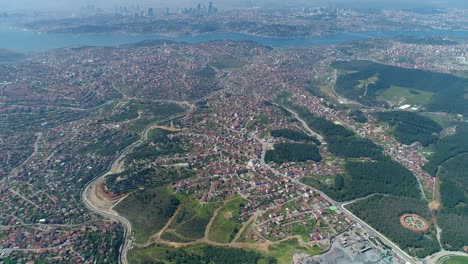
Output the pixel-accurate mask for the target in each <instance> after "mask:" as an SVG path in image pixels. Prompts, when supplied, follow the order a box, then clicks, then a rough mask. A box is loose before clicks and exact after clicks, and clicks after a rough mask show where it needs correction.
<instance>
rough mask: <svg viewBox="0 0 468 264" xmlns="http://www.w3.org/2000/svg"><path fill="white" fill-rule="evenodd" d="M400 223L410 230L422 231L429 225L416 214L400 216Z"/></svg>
mask: <svg viewBox="0 0 468 264" xmlns="http://www.w3.org/2000/svg"><path fill="white" fill-rule="evenodd" d="M400 223H401V224H402V225H403V226H404V227H405V228H408V229H410V230H412V231H416V232H424V231H427V230H428V229H429V227H430V225H429V222H427V220H426V219H424V218H422V217H421V216H419V215H417V214H404V215H402V216H401V217H400Z"/></svg>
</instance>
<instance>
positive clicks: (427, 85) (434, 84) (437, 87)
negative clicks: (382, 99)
mask: <svg viewBox="0 0 468 264" xmlns="http://www.w3.org/2000/svg"><path fill="white" fill-rule="evenodd" d="M332 67H334V68H335V69H337V70H341V71H343V72H345V74H343V75H341V76H339V78H338V79H337V82H336V90H337V91H338V93H340V94H341V95H343V96H345V97H347V98H350V99H353V100H357V101H359V102H362V103H365V104H368V105H375V104H377V103H378V99H377V95H378V92H379V91H381V90H386V89H389V88H391V87H395V86H396V87H407V88H411V89H414V90H417V91H423V92H430V93H433V96H432V97H431V99H430V101H429V103H428V104H427V105H425V108H426V109H427V110H428V111H434V112H447V113H457V114H463V115H468V100H467V99H466V96H465V94H466V91H465V89H466V87H468V79H466V78H462V77H457V76H455V75H450V74H445V73H437V72H430V71H425V70H419V69H406V68H400V67H395V66H389V65H384V64H379V63H374V62H370V61H359V60H357V61H336V62H334V63H333V64H332ZM371 79H372V81H369V80H371ZM363 83H367V91H364V89H363V87H362V84H363Z"/></svg>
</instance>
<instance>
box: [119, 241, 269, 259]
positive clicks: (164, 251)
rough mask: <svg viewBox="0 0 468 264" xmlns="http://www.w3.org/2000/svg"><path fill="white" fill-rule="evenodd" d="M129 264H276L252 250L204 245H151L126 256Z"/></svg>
mask: <svg viewBox="0 0 468 264" xmlns="http://www.w3.org/2000/svg"><path fill="white" fill-rule="evenodd" d="M128 257H129V262H130V263H175V264H200V263H211V264H239V263H242V264H244V263H245V264H257V263H259V264H276V263H278V262H277V261H276V259H274V258H273V257H271V256H268V255H266V254H262V253H259V252H256V251H254V250H246V249H240V248H225V247H214V246H208V245H204V244H199V245H194V246H189V247H184V248H178V249H176V248H171V247H165V246H161V245H152V246H149V247H146V248H134V249H132V250H130V251H129V254H128Z"/></svg>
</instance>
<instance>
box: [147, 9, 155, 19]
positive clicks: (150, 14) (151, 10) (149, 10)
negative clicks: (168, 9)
mask: <svg viewBox="0 0 468 264" xmlns="http://www.w3.org/2000/svg"><path fill="white" fill-rule="evenodd" d="M148 16H149V17H152V16H154V11H153V8H152V7H150V8H148Z"/></svg>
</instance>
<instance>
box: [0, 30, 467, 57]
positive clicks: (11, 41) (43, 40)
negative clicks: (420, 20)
mask: <svg viewBox="0 0 468 264" xmlns="http://www.w3.org/2000/svg"><path fill="white" fill-rule="evenodd" d="M399 35H402V36H444V37H455V38H467V37H468V31H448V30H428V31H378V32H377V31H375V32H359V33H337V34H334V35H329V36H323V37H308V38H292V39H279V38H269V37H258V36H253V35H248V34H241V33H213V34H206V35H194V36H190V35H189V36H176V37H168V36H163V35H154V34H144V35H123V34H111V33H109V34H80V35H71V34H37V33H34V32H30V31H24V30H20V29H12V28H0V48H2V49H9V50H13V51H19V52H29V51H44V50H50V49H55V48H62V47H67V46H81V45H86V46H118V45H122V44H129V43H135V42H139V41H143V40H153V39H168V40H173V41H182V42H188V43H200V42H205V41H209V40H225V39H228V40H250V41H255V42H258V43H261V44H264V45H268V46H271V47H305V46H314V45H330V44H340V43H344V42H348V41H354V40H363V39H368V38H390V37H394V36H399Z"/></svg>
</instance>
